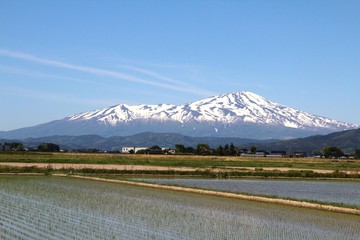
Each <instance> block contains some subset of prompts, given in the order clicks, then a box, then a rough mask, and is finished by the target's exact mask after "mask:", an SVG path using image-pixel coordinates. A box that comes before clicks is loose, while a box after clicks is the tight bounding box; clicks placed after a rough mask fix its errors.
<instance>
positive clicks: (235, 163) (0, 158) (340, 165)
mask: <svg viewBox="0 0 360 240" xmlns="http://www.w3.org/2000/svg"><path fill="white" fill-rule="evenodd" d="M0 162H21V163H62V164H116V165H142V166H163V167H189V168H219V169H239V168H272V169H274V168H284V169H309V170H332V171H335V170H338V171H353V172H360V160H353V161H347V160H331V159H314V158H245V157H220V156H194V155H139V154H83V153H37V152H10V153H6V152H3V153H0Z"/></svg>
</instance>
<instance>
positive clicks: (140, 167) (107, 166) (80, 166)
mask: <svg viewBox="0 0 360 240" xmlns="http://www.w3.org/2000/svg"><path fill="white" fill-rule="evenodd" d="M0 166H11V167H37V168H48V167H49V168H53V169H84V168H88V169H106V170H140V171H180V172H191V171H196V170H197V169H196V168H190V167H161V166H145V165H117V164H74V163H70V164H69V163H19V162H2V163H0Z"/></svg>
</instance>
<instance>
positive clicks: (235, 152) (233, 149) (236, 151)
mask: <svg viewBox="0 0 360 240" xmlns="http://www.w3.org/2000/svg"><path fill="white" fill-rule="evenodd" d="M229 151H230V155H231V156H236V155H238V150H237V148H236V147H235V146H234V144H233V143H231V144H230V148H229Z"/></svg>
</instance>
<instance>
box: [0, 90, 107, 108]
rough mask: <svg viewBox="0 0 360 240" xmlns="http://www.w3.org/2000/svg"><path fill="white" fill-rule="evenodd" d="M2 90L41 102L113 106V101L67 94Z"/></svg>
mask: <svg viewBox="0 0 360 240" xmlns="http://www.w3.org/2000/svg"><path fill="white" fill-rule="evenodd" d="M2 90H4V93H5V94H7V93H9V94H10V93H11V95H12V96H13V95H16V96H19V97H28V98H34V99H40V100H46V101H49V100H50V101H57V102H66V103H72V104H73V103H74V102H76V103H78V104H82V105H89V106H94V105H97V106H109V105H111V104H113V100H112V99H108V100H106V99H103V98H101V99H95V98H91V99H84V98H76V97H74V96H73V95H67V94H59V93H55V92H49V91H39V90H33V89H27V88H21V87H7V86H3V87H2Z"/></svg>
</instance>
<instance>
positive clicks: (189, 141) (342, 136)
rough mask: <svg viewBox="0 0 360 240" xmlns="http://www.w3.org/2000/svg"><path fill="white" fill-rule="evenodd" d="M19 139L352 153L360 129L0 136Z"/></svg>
mask: <svg viewBox="0 0 360 240" xmlns="http://www.w3.org/2000/svg"><path fill="white" fill-rule="evenodd" d="M12 141H21V142H23V143H24V144H25V146H27V147H34V148H36V147H37V146H38V145H39V144H41V143H46V142H52V143H56V144H58V145H60V148H62V149H69V150H70V149H83V148H96V149H100V150H113V151H115V150H120V149H121V147H124V146H131V147H151V146H153V145H159V146H161V147H170V148H174V147H175V144H184V145H185V146H190V147H196V145H197V144H199V143H206V144H209V146H210V147H211V148H216V147H217V146H219V145H225V144H230V143H233V144H234V145H235V146H237V147H241V148H248V149H249V148H250V147H251V146H256V147H257V149H258V150H266V151H269V152H270V151H271V150H281V151H287V152H288V154H291V153H293V152H294V151H304V152H307V153H309V154H311V153H312V152H313V151H320V150H321V149H323V147H324V146H337V147H339V148H341V149H342V150H343V151H344V152H348V153H351V152H355V149H357V148H360V129H354V130H347V131H341V132H335V133H331V134H328V135H316V136H311V137H306V138H298V139H292V140H284V141H280V140H254V139H247V138H231V137H189V136H184V135H181V134H176V133H152V132H145V133H139V134H135V135H131V136H126V137H122V136H116V137H108V138H105V137H101V136H97V135H83V136H50V137H41V138H27V139H24V140H13V139H7V140H6V139H0V142H2V143H4V142H12Z"/></svg>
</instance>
